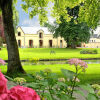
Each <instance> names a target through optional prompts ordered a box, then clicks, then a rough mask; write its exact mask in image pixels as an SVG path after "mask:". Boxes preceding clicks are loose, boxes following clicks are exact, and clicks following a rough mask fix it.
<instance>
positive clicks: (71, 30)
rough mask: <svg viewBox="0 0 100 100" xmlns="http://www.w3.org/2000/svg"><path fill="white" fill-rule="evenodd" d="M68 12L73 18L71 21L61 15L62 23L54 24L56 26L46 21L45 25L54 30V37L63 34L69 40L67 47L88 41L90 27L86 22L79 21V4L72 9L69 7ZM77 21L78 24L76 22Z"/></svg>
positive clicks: (73, 46) (74, 46)
mask: <svg viewBox="0 0 100 100" xmlns="http://www.w3.org/2000/svg"><path fill="white" fill-rule="evenodd" d="M67 11H68V14H69V15H70V16H72V17H73V18H72V19H71V21H69V22H66V20H65V19H64V18H63V16H61V17H60V21H61V23H60V24H58V25H57V24H54V26H52V25H50V24H49V23H46V24H45V26H47V27H48V28H49V30H50V31H51V32H54V37H58V36H61V37H63V38H64V39H65V41H66V42H67V47H71V48H76V46H77V45H81V43H82V42H85V43H86V42H88V41H89V38H90V28H89V27H88V26H87V24H86V23H79V22H78V20H77V19H78V13H79V6H76V7H74V8H72V9H70V8H67ZM75 22H76V23H77V24H75Z"/></svg>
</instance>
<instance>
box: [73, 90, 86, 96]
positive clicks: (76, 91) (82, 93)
mask: <svg viewBox="0 0 100 100" xmlns="http://www.w3.org/2000/svg"><path fill="white" fill-rule="evenodd" d="M75 93H78V94H80V95H82V96H83V97H84V96H85V95H84V92H82V91H81V90H75Z"/></svg>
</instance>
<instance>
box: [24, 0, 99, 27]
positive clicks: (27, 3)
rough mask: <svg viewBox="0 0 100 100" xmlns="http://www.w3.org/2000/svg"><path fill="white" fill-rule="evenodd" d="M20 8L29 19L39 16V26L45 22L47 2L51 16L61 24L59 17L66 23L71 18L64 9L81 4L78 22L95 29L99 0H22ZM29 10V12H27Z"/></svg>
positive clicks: (97, 22) (97, 19)
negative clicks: (50, 5)
mask: <svg viewBox="0 0 100 100" xmlns="http://www.w3.org/2000/svg"><path fill="white" fill-rule="evenodd" d="M22 1H23V2H24V4H22V8H23V9H24V10H25V11H26V12H28V11H29V15H30V17H31V18H33V17H34V16H36V15H39V20H40V24H42V23H43V22H46V21H47V13H48V10H47V9H46V7H48V4H49V2H51V3H53V7H52V8H51V12H52V14H51V15H52V16H53V17H55V18H56V21H57V22H58V23H61V21H60V16H63V18H64V19H65V20H66V21H67V22H68V21H70V20H71V18H72V16H70V15H69V14H68V12H67V11H66V8H68V7H69V8H74V7H75V6H77V5H80V4H81V7H80V9H79V19H78V20H79V21H80V22H86V23H87V24H88V26H90V27H91V28H93V29H94V28H96V27H97V25H98V24H99V21H100V0H22ZM29 9H30V10H29Z"/></svg>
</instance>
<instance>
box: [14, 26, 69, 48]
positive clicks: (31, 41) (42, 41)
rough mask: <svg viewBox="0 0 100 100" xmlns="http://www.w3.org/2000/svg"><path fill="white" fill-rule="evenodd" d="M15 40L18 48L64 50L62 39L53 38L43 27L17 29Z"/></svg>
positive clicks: (64, 43) (64, 45)
mask: <svg viewBox="0 0 100 100" xmlns="http://www.w3.org/2000/svg"><path fill="white" fill-rule="evenodd" d="M16 40H17V43H18V46H19V47H31V48H49V47H53V48H65V47H66V46H67V44H66V41H65V40H64V38H61V37H58V38H54V37H53V34H52V33H50V32H49V31H48V29H47V28H45V27H18V28H17V34H16Z"/></svg>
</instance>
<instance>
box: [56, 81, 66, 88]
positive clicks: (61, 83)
mask: <svg viewBox="0 0 100 100" xmlns="http://www.w3.org/2000/svg"><path fill="white" fill-rule="evenodd" d="M57 85H58V86H64V87H67V84H65V83H63V82H57Z"/></svg>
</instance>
